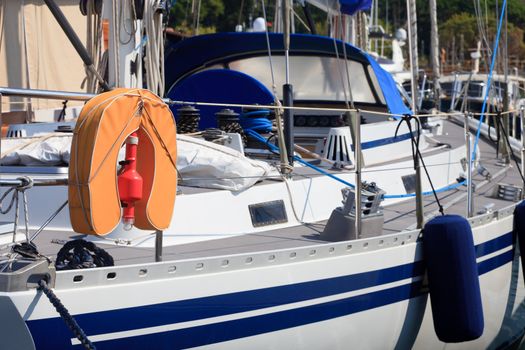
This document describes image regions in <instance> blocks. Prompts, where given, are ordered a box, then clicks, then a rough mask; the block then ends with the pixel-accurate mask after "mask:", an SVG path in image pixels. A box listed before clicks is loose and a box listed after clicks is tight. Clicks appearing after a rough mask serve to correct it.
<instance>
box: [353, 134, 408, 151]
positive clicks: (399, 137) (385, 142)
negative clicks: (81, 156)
mask: <svg viewBox="0 0 525 350" xmlns="http://www.w3.org/2000/svg"><path fill="white" fill-rule="evenodd" d="M411 136H412V134H411V133H407V134H403V135H397V136H394V137H386V138H384V139H378V140H372V141H367V142H361V149H363V150H364V149H370V148H375V147H381V146H386V145H390V144H392V143H396V142H401V141H405V140H408V139H410V137H411ZM350 148H351V149H352V150H354V145H350Z"/></svg>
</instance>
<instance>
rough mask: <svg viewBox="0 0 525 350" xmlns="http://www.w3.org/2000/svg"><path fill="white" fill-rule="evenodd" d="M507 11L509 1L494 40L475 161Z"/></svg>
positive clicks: (502, 13) (502, 10) (503, 9)
mask: <svg viewBox="0 0 525 350" xmlns="http://www.w3.org/2000/svg"><path fill="white" fill-rule="evenodd" d="M506 10H507V0H503V6H502V8H501V16H500V18H499V23H498V31H497V34H496V38H495V39H494V50H493V52H492V62H491V64H490V71H489V76H488V79H487V85H486V87H487V88H486V91H485V97H484V98H483V105H482V106H481V115H480V117H479V123H478V130H477V131H476V138H475V140H474V149H473V150H472V156H471V158H472V159H473V160H474V157H475V152H476V147H477V146H478V142H479V137H480V133H481V125H482V124H483V119H484V118H485V110H486V109H487V100H488V97H489V93H490V90H491V89H490V86H491V84H492V75H493V73H494V65H495V63H496V56H497V53H498V47H499V39H500V36H501V27H502V24H503V18H504V17H505V16H504V15H505V11H506Z"/></svg>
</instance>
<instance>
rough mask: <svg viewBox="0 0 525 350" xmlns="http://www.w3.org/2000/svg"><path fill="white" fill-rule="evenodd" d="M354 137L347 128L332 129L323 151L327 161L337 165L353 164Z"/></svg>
mask: <svg viewBox="0 0 525 350" xmlns="http://www.w3.org/2000/svg"><path fill="white" fill-rule="evenodd" d="M351 145H352V137H351V135H350V128H349V127H347V126H343V127H339V128H331V129H330V132H329V133H328V138H327V140H326V144H325V147H324V150H323V155H324V156H325V158H326V159H328V160H331V161H334V162H335V163H336V164H337V165H340V166H344V165H351V164H353V154H352V146H351Z"/></svg>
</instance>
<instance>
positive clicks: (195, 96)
mask: <svg viewBox="0 0 525 350" xmlns="http://www.w3.org/2000/svg"><path fill="white" fill-rule="evenodd" d="M47 2H52V1H49V0H48V1H47ZM107 3H110V2H105V4H104V6H106V4H107ZM149 5H152V3H151V2H146V6H149ZM55 11H56V8H55ZM146 12H147V11H146ZM57 19H58V20H59V21H61V19H60V16H58V18H57ZM144 20H145V21H147V20H148V19H147V18H146V17H144ZM161 22H162V21H160V22H159V23H161ZM149 24H151V23H149ZM114 25H118V24H117V23H114ZM128 28H129V27H128ZM138 40H141V38H140V36H139V38H138ZM117 46H118V45H117ZM124 46H125V45H124ZM129 48H131V49H132V50H133V49H134V45H131V44H130V45H129V47H128V49H129ZM121 49H122V50H123V52H120V54H121V56H120V57H129V56H133V55H125V54H124V53H125V49H126V47H122V46H121ZM170 50H171V51H170V55H173V56H172V57H171V56H170V55H168V56H167V57H166V75H165V77H166V80H165V82H166V87H167V88H166V90H167V91H168V93H167V96H166V97H165V98H161V97H159V96H158V95H156V94H155V93H153V92H151V91H148V90H145V89H142V88H139V87H133V86H130V87H127V88H114V89H111V90H110V91H106V92H103V93H101V94H97V95H95V94H89V93H82V94H79V93H70V92H64V91H60V92H58V91H44V90H34V89H33V90H31V89H13V88H0V96H1V97H4V96H30V97H35V96H38V97H41V98H42V97H45V98H50V99H53V98H56V99H60V100H61V99H76V100H81V101H86V103H85V105H84V106H83V107H82V111H81V112H80V114H79V117H78V119H77V120H76V121H75V126H74V128H75V129H74V132H73V133H70V134H67V133H66V134H67V135H66V136H63V138H64V139H67V140H68V142H69V144H68V145H70V146H69V147H68V146H65V147H64V149H60V150H58V151H57V152H58V154H59V155H60V159H61V160H60V161H58V162H57V163H58V164H57V163H51V162H48V159H46V157H41V156H39V154H40V155H41V154H46V155H49V154H50V153H52V152H41V151H42V150H43V149H44V150H49V149H50V148H53V147H55V148H59V147H58V146H57V145H56V143H53V142H51V139H43V136H42V135H41V134H40V135H38V136H35V137H33V138H24V139H20V138H18V139H17V138H15V137H11V138H8V139H6V140H2V141H3V142H2V150H4V149H5V148H6V147H7V146H9V147H11V149H13V150H12V151H11V152H9V153H8V154H7V155H6V156H5V157H7V158H9V159H10V160H11V163H9V165H7V164H6V163H5V162H4V160H3V165H2V177H1V178H0V184H1V185H2V186H3V187H7V188H6V190H7V192H4V194H3V195H2V197H1V198H2V206H1V208H2V215H1V216H0V218H1V220H2V222H6V224H5V225H3V226H2V227H3V228H6V227H7V229H6V233H4V234H2V235H1V238H2V239H4V240H2V241H1V242H2V260H0V310H1V312H0V320H1V324H2V327H0V348H6V349H69V348H82V347H83V348H87V349H93V348H97V349H105V348H107V349H120V348H122V349H124V348H125V349H144V348H147V347H155V348H170V349H186V348H209V349H211V348H213V349H247V348H249V349H273V348H275V349H284V348H296V349H334V348H348V347H352V348H411V347H412V348H424V349H428V348H443V347H458V348H472V349H478V348H500V347H504V346H509V345H512V344H517V343H519V341H520V340H521V337H522V336H523V331H524V330H525V321H524V320H523V317H522V315H523V299H524V297H525V294H524V293H525V289H524V281H523V274H522V269H521V265H520V255H519V252H518V249H517V245H518V242H519V244H521V242H523V241H524V240H523V239H522V237H523V235H524V234H525V226H523V224H524V223H523V220H524V218H525V213H524V212H523V211H524V210H525V208H524V206H523V204H521V203H522V202H521V199H522V194H523V181H522V177H520V172H519V171H518V170H519V169H520V167H515V166H513V165H509V164H507V165H505V166H501V165H500V162H499V161H498V159H497V156H496V150H495V148H494V147H493V145H492V144H491V143H490V142H489V141H487V140H485V139H483V138H479V139H476V142H470V140H469V136H470V133H471V131H470V128H469V120H467V119H468V118H467V119H465V117H464V116H462V115H460V116H446V117H440V116H437V117H429V118H428V120H427V121H426V122H425V123H420V122H419V121H418V119H417V117H415V116H413V115H412V112H411V111H410V110H409V109H408V108H407V107H406V106H405V105H404V104H403V102H402V100H401V97H400V95H399V92H398V90H397V89H396V87H395V83H394V81H393V79H392V77H391V76H390V75H389V74H388V73H386V72H385V71H384V70H383V69H382V68H381V67H380V66H379V64H378V63H377V62H376V61H375V60H374V59H373V58H371V57H370V56H369V55H368V54H366V53H365V52H363V51H361V50H359V49H357V48H355V47H353V46H351V45H349V44H347V43H344V42H341V41H338V40H334V39H332V38H324V37H320V36H307V35H290V36H289V42H288V40H287V39H286V38H285V39H283V36H282V35H277V34H270V33H220V34H211V35H205V36H197V37H193V38H188V39H186V40H183V41H181V42H180V43H179V44H177V45H176V46H174V47H172V48H170ZM110 57H111V55H110ZM110 62H111V60H110ZM152 68H155V67H152V66H149V67H147V69H152ZM129 69H130V66H126V69H124V72H121V74H122V76H126V75H127V73H128V70H129ZM135 72H141V70H137V71H135ZM110 75H111V74H110ZM115 76H117V75H116V74H115ZM150 78H151V77H150ZM97 79H98V78H97ZM102 80H103V81H105V80H104V77H103V76H102ZM139 80H140V79H139ZM151 82H155V84H154V85H155V86H156V87H157V88H158V87H159V85H162V84H158V83H159V80H151V81H150V83H149V85H152V84H151ZM283 84H284V85H285V86H286V85H289V87H288V88H285V89H284V90H282V91H281V90H280V89H278V88H277V86H279V85H283ZM109 85H111V83H110V84H109ZM149 85H148V86H149ZM292 86H293V88H292ZM174 115H175V116H174ZM522 118H523V116H522ZM283 119H284V120H283ZM30 125H31V124H30ZM38 127H42V126H39V125H37V126H33V128H38ZM14 128H18V129H20V130H23V126H16V127H14ZM28 128H31V126H29V127H28ZM9 134H10V135H12V136H16V135H17V134H16V133H9ZM26 135H27V134H26ZM465 135H466V136H465ZM53 136H55V137H56V135H53ZM45 142H47V144H46V145H44V143H45ZM65 143H67V142H65ZM316 151H317V152H316ZM57 152H55V153H57ZM522 159H523V158H522ZM27 160H29V162H27V163H25V164H26V165H24V162H26V161H27ZM46 162H47V165H46ZM36 163H37V164H38V166H36ZM521 168H523V166H521ZM424 174H425V175H424ZM10 199H12V201H13V202H12V205H8V204H5V203H7V201H8V200H10ZM442 214H446V215H442ZM13 226H14V228H13ZM6 237H7V238H8V239H5V238H6ZM516 238H517V239H518V240H516Z"/></svg>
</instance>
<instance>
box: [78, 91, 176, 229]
mask: <svg viewBox="0 0 525 350" xmlns="http://www.w3.org/2000/svg"><path fill="white" fill-rule="evenodd" d="M135 131H137V132H138V136H139V139H140V143H139V145H138V149H137V171H138V172H139V173H140V174H141V176H142V178H143V181H144V182H143V195H142V199H140V200H139V201H137V202H135V226H136V227H138V228H140V229H144V230H163V229H165V228H167V227H168V226H169V224H170V222H171V216H172V213H173V207H174V204H175V196H176V193H177V170H176V159H177V144H176V126H175V119H174V118H173V115H172V113H171V111H170V109H169V108H168V106H167V105H166V104H165V103H164V102H162V100H161V99H160V98H159V97H158V96H156V95H155V94H153V93H151V92H149V91H147V90H143V89H115V90H112V91H109V92H105V93H103V94H100V95H97V96H96V97H94V98H92V99H91V100H89V101H88V102H87V103H86V105H85V106H84V108H83V109H82V112H81V113H80V116H79V118H78V121H77V124H76V126H75V131H74V135H73V141H72V144H71V160H70V164H69V188H68V198H69V213H70V219H71V224H72V227H73V229H74V230H75V231H76V232H79V233H87V234H94V235H105V234H108V233H109V232H111V231H112V230H114V229H115V227H116V226H117V225H118V223H119V221H120V219H121V215H122V213H121V203H120V198H119V193H118V185H117V158H118V153H119V150H120V148H121V146H122V144H123V143H124V141H125V140H126V138H127V137H128V135H130V134H131V133H132V132H135Z"/></svg>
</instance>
